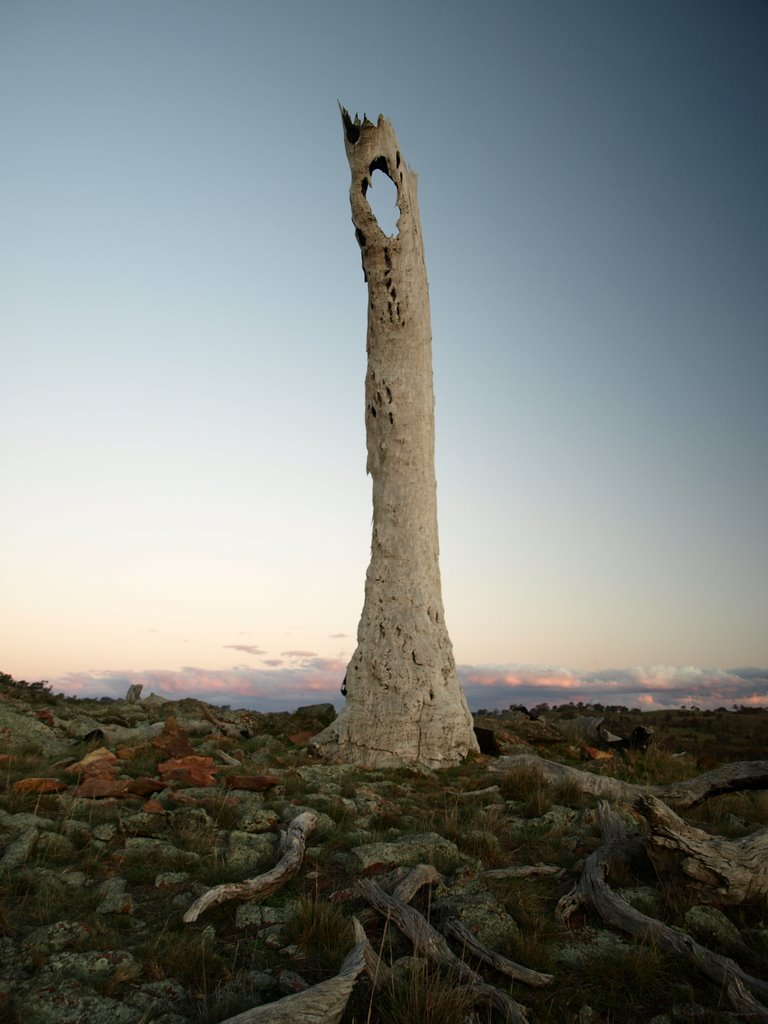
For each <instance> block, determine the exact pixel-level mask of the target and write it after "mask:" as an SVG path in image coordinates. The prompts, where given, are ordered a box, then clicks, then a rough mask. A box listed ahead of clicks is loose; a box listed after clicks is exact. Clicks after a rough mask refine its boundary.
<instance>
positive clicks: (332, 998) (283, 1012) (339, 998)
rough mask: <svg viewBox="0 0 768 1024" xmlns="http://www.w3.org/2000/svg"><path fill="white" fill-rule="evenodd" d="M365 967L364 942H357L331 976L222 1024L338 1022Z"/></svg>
mask: <svg viewBox="0 0 768 1024" xmlns="http://www.w3.org/2000/svg"><path fill="white" fill-rule="evenodd" d="M364 969H365V956H364V951H363V945H362V943H360V942H358V943H356V944H355V946H354V947H353V948H352V949H351V950H350V952H349V953H348V954H347V957H346V959H345V960H344V963H343V964H342V965H341V968H340V969H339V973H338V974H337V975H335V976H334V977H333V978H329V979H328V980H327V981H321V982H320V983H319V984H318V985H313V986H312V987H311V988H306V989H304V991H303V992H295V993H293V994H292V995H290V996H285V997H284V998H283V999H278V1000H277V1001H276V1002H274V1003H267V1004H266V1005H265V1006H255V1007H253V1009H251V1010H245V1011H244V1012H243V1013H238V1014H236V1015H235V1016H234V1017H227V1019H226V1020H224V1021H222V1022H221V1024H338V1022H339V1021H340V1020H341V1015H342V1014H343V1013H344V1010H345V1008H346V1005H347V1003H348V1002H349V997H350V994H351V992H352V989H353V988H354V985H355V982H356V981H357V979H358V977H359V976H360V974H361V973H362V972H363V970H364Z"/></svg>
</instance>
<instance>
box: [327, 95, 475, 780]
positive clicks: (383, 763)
mask: <svg viewBox="0 0 768 1024" xmlns="http://www.w3.org/2000/svg"><path fill="white" fill-rule="evenodd" d="M342 121H343V127H344V143H345V148H346V153H347V159H348V161H349V166H350V170H351V172H352V184H351V187H350V192H349V196H350V202H351V206H352V221H353V223H354V226H355V237H356V238H357V241H358V244H359V246H360V251H361V253H362V260H363V271H364V274H365V279H366V281H367V283H368V334H367V350H368V367H367V372H366V378H365V422H366V435H367V449H368V463H367V468H368V472H369V473H370V474H371V477H372V481H373V535H372V540H371V560H370V564H369V567H368V572H367V575H366V581H365V601H364V605H363V611H362V616H361V619H360V624H359V626H358V631H357V648H356V650H355V652H354V654H353V656H352V659H351V661H350V663H349V666H348V668H347V675H346V681H345V692H346V697H347V701H346V704H345V706H344V708H343V709H342V711H341V714H340V715H339V717H338V718H337V719H336V721H335V722H333V723H332V724H331V725H330V726H329V727H328V728H327V729H325V730H324V731H323V732H322V733H320V734H319V736H316V737H315V738H314V739H313V740H312V745H313V746H314V747H316V748H317V749H318V750H319V751H320V752H321V753H323V754H324V755H326V756H329V757H338V758H339V759H341V760H343V761H346V762H349V763H352V764H360V765H368V766H373V767H395V766H398V765H402V764H409V763H420V764H425V765H428V766H430V767H433V768H438V767H442V766H445V765H452V764H456V763H458V762H460V761H461V760H462V759H463V758H464V757H465V756H466V754H467V753H468V752H469V751H471V750H477V749H478V746H477V740H476V738H475V734H474V730H473V725H472V718H471V715H470V713H469V709H468V707H467V703H466V699H465V697H464V692H463V690H462V689H461V686H460V685H459V682H458V679H457V676H456V667H455V662H454V657H453V648H452V646H451V641H450V638H449V636H448V631H447V629H446V625H445V616H444V612H443V599H442V590H441V580H440V568H439V561H438V533H437V497H436V483H435V455H434V445H435V430H434V395H433V387H432V330H431V325H430V311H429V292H428V286H427V272H426V267H425V263H424V246H423V242H422V235H421V225H420V221H419V209H418V203H417V198H416V175H415V174H414V173H413V172H412V171H411V170H410V169H409V168H408V166H407V165H406V163H405V161H404V160H403V158H402V155H401V153H400V146H399V143H398V141H397V137H396V135H395V132H394V129H393V127H392V125H391V123H390V122H389V121H388V120H386V119H385V118H383V117H379V119H378V122H377V123H376V124H373V123H372V122H371V121H369V120H368V119H367V118H364V119H363V120H362V121H361V120H360V118H358V117H356V118H355V119H354V120H352V118H351V117H350V116H349V114H348V113H347V111H346V110H342ZM375 172H381V173H383V174H385V175H387V176H388V177H389V178H390V180H391V181H392V182H393V183H394V185H395V187H396V189H397V206H398V208H399V211H400V216H399V219H398V222H397V233H396V234H395V235H393V236H389V235H386V234H385V233H384V232H383V231H382V229H381V228H380V227H379V224H378V223H377V221H376V218H375V216H374V214H373V211H372V209H371V206H370V204H369V202H368V199H367V192H368V190H369V189H370V188H371V187H373V184H374V173H375Z"/></svg>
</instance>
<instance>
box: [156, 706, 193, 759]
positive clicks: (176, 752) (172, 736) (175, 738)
mask: <svg viewBox="0 0 768 1024" xmlns="http://www.w3.org/2000/svg"><path fill="white" fill-rule="evenodd" d="M152 746H153V747H154V748H155V750H159V751H160V753H161V754H164V755H165V757H166V758H176V757H188V756H189V755H190V754H194V749H193V747H192V744H191V742H190V739H189V736H188V735H187V734H186V732H185V731H184V730H183V729H182V727H181V726H180V725H179V723H178V722H177V721H176V719H175V718H174V717H173V715H171V716H170V717H169V718H167V719H166V720H165V725H164V726H163V731H162V732H161V733H160V735H159V736H155V738H154V739H153V740H152Z"/></svg>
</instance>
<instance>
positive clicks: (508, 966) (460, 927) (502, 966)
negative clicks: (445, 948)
mask: <svg viewBox="0 0 768 1024" xmlns="http://www.w3.org/2000/svg"><path fill="white" fill-rule="evenodd" d="M440 930H441V931H442V932H443V934H444V935H450V937H451V938H452V939H457V940H458V941H459V942H460V943H461V944H462V945H463V947H464V949H465V951H466V952H468V953H471V954H472V956H476V957H477V959H478V960H482V961H484V963H487V964H490V966H491V967H493V968H494V970H496V971H499V972H500V973H501V974H506V975H507V977H508V978H512V979H513V980H514V981H522V982H523V984H524V985H530V986H531V988H543V987H544V986H545V985H551V984H552V982H553V981H554V980H555V979H554V977H553V976H552V975H551V974H542V973H541V972H540V971H534V970H532V969H531V968H530V967H523V965H522V964H517V963H515V962H514V960H508V959H507V958H506V957H505V956H502V955H501V953H497V952H496V951H495V950H493V949H490V948H489V947H488V946H485V945H483V943H482V942H481V941H480V940H479V939H478V937H477V936H476V935H475V934H474V932H471V931H470V930H469V928H467V926H466V925H465V924H462V923H461V921H457V920H455V919H452V920H450V921H446V922H445V924H444V925H442V926H441V929H440Z"/></svg>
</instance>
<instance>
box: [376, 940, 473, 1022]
mask: <svg viewBox="0 0 768 1024" xmlns="http://www.w3.org/2000/svg"><path fill="white" fill-rule="evenodd" d="M474 1002H475V1000H474V997H473V996H472V993H471V992H470V990H469V989H468V987H467V985H466V982H464V981H462V980H461V979H459V978H457V977H455V976H454V975H452V974H451V973H450V972H447V971H444V970H440V969H438V968H436V967H435V966H434V965H432V964H430V963H429V962H428V961H426V960H421V959H414V958H410V957H409V958H406V960H405V962H404V963H403V962H401V963H400V964H398V965H396V966H395V971H394V973H393V977H392V981H391V982H390V983H389V984H388V985H385V986H383V987H382V988H381V989H380V990H379V992H377V993H376V994H375V998H374V996H372V997H371V1005H370V1012H369V1016H368V1018H367V1020H368V1022H369V1024H416V1022H419V1024H465V1022H466V1020H467V1019H468V1018H469V1015H470V1013H471V1011H472V1008H473V1006H474ZM480 1019H481V1020H482V1018H480Z"/></svg>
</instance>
